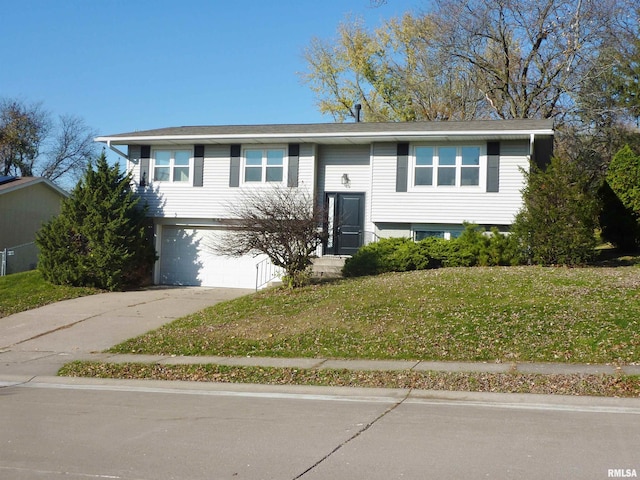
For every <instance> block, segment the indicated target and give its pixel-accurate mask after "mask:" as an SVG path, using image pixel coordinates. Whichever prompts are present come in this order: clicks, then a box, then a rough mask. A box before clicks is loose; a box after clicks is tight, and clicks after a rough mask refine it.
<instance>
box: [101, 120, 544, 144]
mask: <svg viewBox="0 0 640 480" xmlns="http://www.w3.org/2000/svg"><path fill="white" fill-rule="evenodd" d="M531 135H543V136H550V135H553V121H552V120H475V121H468V122H380V123H377V122H357V123H315V124H292V125H284V124H281V125H221V126H193V127H170V128H159V129H155V130H144V131H139V132H130V133H119V134H115V135H106V136H101V137H97V138H96V139H95V140H96V141H98V142H103V143H106V144H107V145H109V146H111V145H145V144H147V145H158V144H177V145H180V144H193V143H199V144H224V143H274V142H283V143H286V142H296V143H297V142H300V143H370V142H375V141H395V142H408V141H419V140H422V141H424V140H425V138H429V139H433V140H438V141H441V140H448V139H452V138H459V137H462V136H464V137H465V138H467V139H470V140H472V139H486V138H491V139H496V140H510V139H522V138H529V137H530V136H531Z"/></svg>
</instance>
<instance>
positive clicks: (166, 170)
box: [153, 150, 191, 182]
mask: <svg viewBox="0 0 640 480" xmlns="http://www.w3.org/2000/svg"><path fill="white" fill-rule="evenodd" d="M153 159H154V164H153V180H154V181H156V182H188V181H189V178H190V176H191V150H156V151H155V152H154V155H153Z"/></svg>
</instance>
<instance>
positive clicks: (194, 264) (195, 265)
mask: <svg viewBox="0 0 640 480" xmlns="http://www.w3.org/2000/svg"><path fill="white" fill-rule="evenodd" d="M221 233H222V231H221V230H217V229H212V228H182V227H172V226H164V227H163V228H162V235H161V238H162V243H161V250H160V283H161V284H163V285H201V286H206V287H230V288H255V286H256V264H257V263H258V262H260V261H261V260H262V259H263V258H265V257H264V256H258V257H253V256H249V255H248V256H245V257H240V258H234V257H225V256H224V255H219V254H217V253H215V252H214V251H213V250H212V245H213V244H215V241H216V239H217V238H219V237H220V235H221Z"/></svg>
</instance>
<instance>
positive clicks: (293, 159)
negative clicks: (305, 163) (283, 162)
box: [287, 143, 300, 187]
mask: <svg viewBox="0 0 640 480" xmlns="http://www.w3.org/2000/svg"><path fill="white" fill-rule="evenodd" d="M299 163H300V144H298V143H290V144H289V165H288V170H287V187H297V186H298V169H299Z"/></svg>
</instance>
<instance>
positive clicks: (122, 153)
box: [107, 140, 129, 162]
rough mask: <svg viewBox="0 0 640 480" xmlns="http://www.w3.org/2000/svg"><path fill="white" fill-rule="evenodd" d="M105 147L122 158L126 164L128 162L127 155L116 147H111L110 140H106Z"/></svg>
mask: <svg viewBox="0 0 640 480" xmlns="http://www.w3.org/2000/svg"><path fill="white" fill-rule="evenodd" d="M107 147H109V150H113V151H114V152H116V153H117V154H118V155H120V156H121V157H122V158H124V159H125V160H126V161H127V162H128V161H129V155H127V154H126V153H124V152H123V151H122V150H118V149H117V148H116V147H114V146H113V145H111V140H107Z"/></svg>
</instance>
